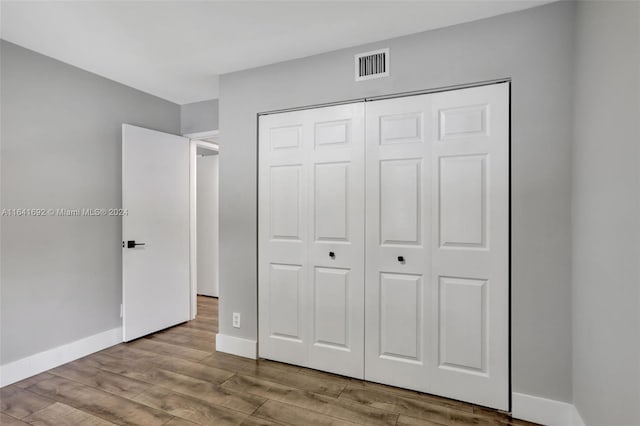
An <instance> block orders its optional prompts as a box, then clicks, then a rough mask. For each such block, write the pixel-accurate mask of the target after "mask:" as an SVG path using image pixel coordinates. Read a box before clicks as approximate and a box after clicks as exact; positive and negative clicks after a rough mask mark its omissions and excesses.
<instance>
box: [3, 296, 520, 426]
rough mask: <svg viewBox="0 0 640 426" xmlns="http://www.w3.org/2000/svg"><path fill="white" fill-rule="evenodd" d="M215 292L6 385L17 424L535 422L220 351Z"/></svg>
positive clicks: (6, 412) (8, 420)
mask: <svg viewBox="0 0 640 426" xmlns="http://www.w3.org/2000/svg"><path fill="white" fill-rule="evenodd" d="M217 329H218V301H217V299H213V298H207V297H198V317H197V318H196V319H195V320H194V321H190V322H188V323H185V324H182V325H179V326H176V327H172V328H170V329H167V330H164V331H161V332H159V333H156V334H153V335H151V336H148V337H145V338H142V339H139V340H136V341H134V342H131V343H126V344H120V345H117V346H113V347H111V348H109V349H105V350H104V351H101V352H98V353H95V354H93V355H90V356H87V357H85V358H82V359H79V360H77V361H74V362H70V363H68V364H65V365H63V366H61V367H58V368H54V369H53V370H50V371H47V372H45V373H42V374H39V375H37V376H34V377H32V378H30V379H26V380H24V381H22V382H19V383H16V384H13V385H10V386H7V387H4V388H2V389H1V390H0V424H1V425H3V426H5V425H6V426H13V425H27V424H32V425H51V426H65V425H83V426H94V425H96V426H102V425H113V424H116V425H144V426H147V425H148V426H153V425H166V426H187V425H194V424H199V425H277V424H288V425H398V426H400V425H403V426H418V425H431V426H434V425H436V426H437V425H496V426H504V425H530V423H527V422H522V421H519V420H512V419H511V418H510V417H509V416H507V415H506V414H502V413H498V412H495V411H492V410H489V409H485V408H481V407H476V406H473V405H471V404H465V403H462V402H458V401H453V400H449V399H444V398H439V397H436V396H433V395H426V394H420V393H418V392H413V391H408V390H404V389H398V388H392V387H389V386H383V385H379V384H375V383H368V382H363V381H360V380H354V379H349V378H346V377H341V376H336V375H333V374H327V373H322V372H319V371H314V370H309V369H306V368H301V367H295V366H291V365H287V364H281V363H277V362H272V361H266V360H259V361H253V360H249V359H246V358H240V357H236V356H233V355H228V354H223V353H218V352H216V351H215V333H216V332H217Z"/></svg>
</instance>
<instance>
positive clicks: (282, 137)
mask: <svg viewBox="0 0 640 426" xmlns="http://www.w3.org/2000/svg"><path fill="white" fill-rule="evenodd" d="M269 140H270V141H271V150H272V151H275V150H280V149H292V148H299V147H300V142H301V140H302V126H286V127H274V128H272V129H271V130H270V134H269Z"/></svg>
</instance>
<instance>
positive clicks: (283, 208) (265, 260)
mask: <svg viewBox="0 0 640 426" xmlns="http://www.w3.org/2000/svg"><path fill="white" fill-rule="evenodd" d="M305 127H306V126H305V117H304V114H301V113H299V112H294V113H288V114H286V115H284V114H283V115H273V116H265V117H261V118H260V127H259V144H258V155H259V162H260V164H259V171H258V179H259V182H258V187H259V196H258V198H259V199H258V213H259V214H258V250H259V255H258V258H259V259H258V274H259V275H258V277H259V278H258V303H259V313H258V316H259V337H258V339H259V346H258V348H259V356H261V357H264V358H270V359H277V360H279V361H283V362H288V363H291V364H304V363H305V362H306V358H307V355H306V352H307V350H306V346H307V345H308V342H309V337H308V335H307V331H306V328H305V327H306V325H305V318H304V315H305V312H306V310H307V304H308V302H307V299H308V297H309V296H308V289H307V286H306V280H307V275H308V265H307V260H306V259H307V251H308V250H307V246H308V242H309V235H308V231H307V227H308V218H307V214H306V210H307V204H308V194H307V189H306V181H307V180H308V173H309V172H308V170H307V163H308V160H307V159H306V157H307V154H306V152H307V151H308V146H307V145H308V142H306V140H307V139H309V137H308V134H305V130H306V129H305ZM307 133H308V130H307Z"/></svg>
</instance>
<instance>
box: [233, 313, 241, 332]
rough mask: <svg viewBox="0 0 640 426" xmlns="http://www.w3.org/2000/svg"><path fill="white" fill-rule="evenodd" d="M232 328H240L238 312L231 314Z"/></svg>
mask: <svg viewBox="0 0 640 426" xmlns="http://www.w3.org/2000/svg"><path fill="white" fill-rule="evenodd" d="M233 326H234V327H235V328H240V313H239V312H234V313H233Z"/></svg>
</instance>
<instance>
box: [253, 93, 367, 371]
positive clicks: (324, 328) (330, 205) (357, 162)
mask: <svg viewBox="0 0 640 426" xmlns="http://www.w3.org/2000/svg"><path fill="white" fill-rule="evenodd" d="M363 117H364V107H363V104H362V103H358V104H350V105H341V106H335V107H327V108H318V109H312V110H303V111H295V112H289V113H283V114H274V115H267V116H262V117H260V123H259V124H260V135H259V156H260V159H259V166H260V172H259V193H260V196H259V254H258V257H259V267H258V268H259V284H258V287H259V308H260V313H259V318H260V332H259V352H260V356H261V357H264V358H269V359H273V360H277V361H284V362H289V363H293V364H297V365H302V366H306V367H310V368H316V369H320V370H324V371H330V372H334V373H338V374H344V375H348V376H352V377H359V378H362V377H363V374H364V371H363V369H364V367H363V357H364V223H363V220H362V218H363V216H364V122H363Z"/></svg>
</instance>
